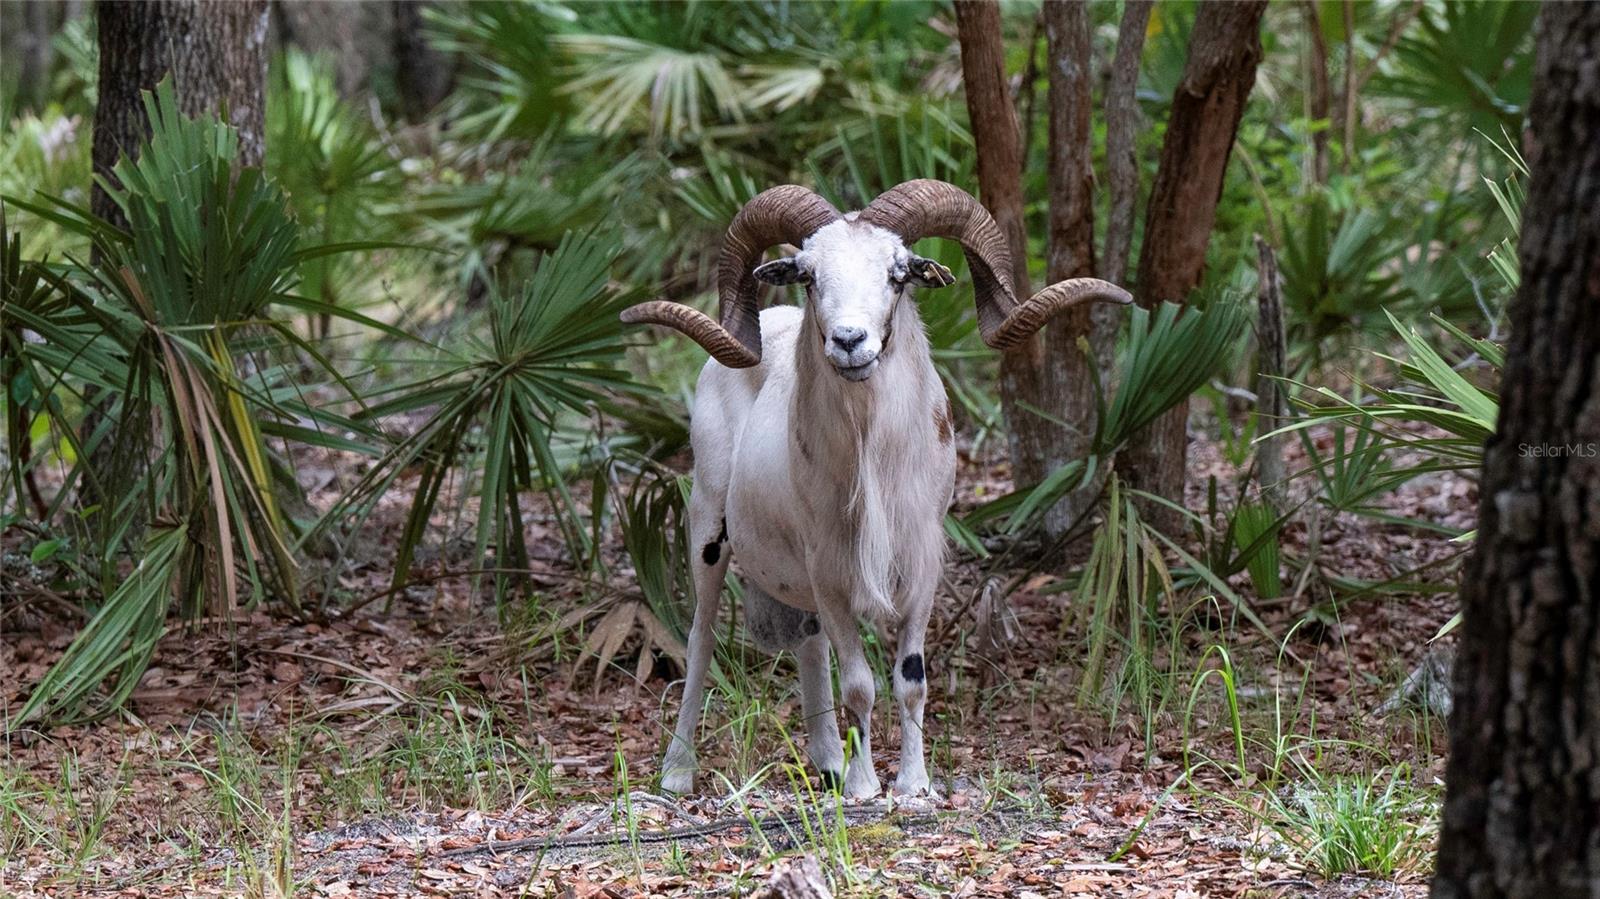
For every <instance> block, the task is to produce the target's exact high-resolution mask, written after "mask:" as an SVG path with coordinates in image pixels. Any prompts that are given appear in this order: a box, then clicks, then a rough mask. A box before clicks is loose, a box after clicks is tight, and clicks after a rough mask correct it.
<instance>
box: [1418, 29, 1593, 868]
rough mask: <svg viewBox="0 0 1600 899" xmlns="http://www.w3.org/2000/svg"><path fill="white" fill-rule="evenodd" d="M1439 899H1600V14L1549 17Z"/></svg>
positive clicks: (1468, 582) (1453, 741)
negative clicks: (1565, 898)
mask: <svg viewBox="0 0 1600 899" xmlns="http://www.w3.org/2000/svg"><path fill="white" fill-rule="evenodd" d="M1537 59H1538V61H1537V63H1536V66H1535V73H1534V79H1535V80H1534V85H1535V86H1534V94H1533V101H1532V104H1531V110H1530V125H1531V144H1532V146H1531V147H1530V148H1529V154H1528V158H1529V161H1530V163H1531V169H1532V172H1533V177H1532V179H1531V184H1530V187H1529V193H1528V202H1527V208H1526V212H1525V214H1524V215H1523V219H1522V221H1523V231H1522V239H1521V242H1520V245H1519V253H1520V260H1521V265H1522V285H1521V288H1520V289H1519V290H1518V291H1517V295H1516V298H1515V299H1514V300H1513V302H1512V305H1511V310H1510V320H1511V329H1512V330H1511V340H1510V344H1509V346H1508V347H1507V354H1506V357H1507V358H1506V366H1505V371H1504V373H1503V376H1502V379H1501V406H1500V420H1499V422H1498V424H1497V426H1496V429H1495V434H1494V436H1493V437H1492V438H1490V440H1489V443H1488V445H1487V447H1486V452H1485V456H1484V475H1483V485H1482V498H1481V500H1480V508H1479V519H1478V522H1479V528H1478V535H1479V536H1478V543H1477V547H1476V550H1475V551H1474V553H1473V557H1472V560H1471V562H1470V563H1469V564H1468V569H1467V572H1466V574H1465V576H1464V577H1463V579H1462V587H1461V606H1462V614H1463V623H1462V625H1461V628H1460V630H1459V633H1460V635H1461V636H1460V649H1459V651H1458V653H1457V659H1456V666H1455V709H1454V712H1453V714H1452V716H1451V718H1450V762H1449V769H1448V776H1447V778H1446V780H1447V784H1448V787H1447V790H1448V792H1447V794H1446V798H1445V807H1444V820H1443V823H1442V827H1441V831H1440V842H1439V855H1438V867H1437V873H1436V874H1435V876H1434V881H1433V895H1434V896H1438V897H1452V899H1454V897H1490V896H1494V897H1501V896H1506V897H1556V896H1594V895H1597V894H1600V598H1597V597H1600V455H1596V447H1597V446H1600V141H1596V140H1595V139H1594V135H1595V133H1596V129H1597V128H1600V82H1597V81H1596V76H1595V73H1596V72H1597V71H1600V4H1592V3H1572V4H1565V3H1557V4H1551V5H1549V6H1546V7H1545V8H1544V11H1543V14H1542V20H1541V27H1540V32H1539V39H1538V50H1537Z"/></svg>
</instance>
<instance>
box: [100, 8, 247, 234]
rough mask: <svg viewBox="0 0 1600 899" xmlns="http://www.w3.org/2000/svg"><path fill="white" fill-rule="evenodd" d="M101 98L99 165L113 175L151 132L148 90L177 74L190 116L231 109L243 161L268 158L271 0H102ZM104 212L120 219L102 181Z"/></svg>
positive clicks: (102, 173) (178, 89) (179, 92)
mask: <svg viewBox="0 0 1600 899" xmlns="http://www.w3.org/2000/svg"><path fill="white" fill-rule="evenodd" d="M95 14H96V16H97V22H98V27H99V35H100V82H99V84H100V87H99V102H98V104H97V105H96V106H95V111H94V171H95V174H96V175H100V176H102V177H106V178H110V177H112V175H111V168H112V166H114V165H116V162H117V160H118V159H119V158H120V157H122V156H123V155H128V156H137V155H138V152H139V145H140V143H142V142H143V141H144V140H145V139H146V138H148V137H149V136H150V123H149V120H148V119H147V118H146V116H145V110H144V101H143V100H142V99H141V97H140V92H141V91H147V90H151V89H153V88H154V87H155V86H156V84H157V83H158V82H160V81H161V79H162V78H164V77H167V76H168V75H170V76H172V79H173V86H174V88H175V89H176V93H177V97H178V106H179V108H180V109H182V110H183V112H184V113H185V114H187V115H200V114H202V113H207V112H221V111H224V110H225V111H226V115H227V119H228V121H229V122H230V123H231V124H232V125H233V126H234V127H235V128H237V129H238V130H239V155H240V161H241V162H243V163H244V164H245V165H260V164H261V156H262V151H263V149H264V147H265V136H266V129H265V112H266V83H267V54H266V47H267V4H266V0H198V2H197V0H173V2H165V3H148V2H138V0H135V2H127V0H100V2H99V3H98V4H96V6H95ZM92 205H93V207H94V212H95V214H96V215H100V216H104V217H110V218H112V219H113V220H116V221H120V220H121V215H120V212H119V211H118V210H117V209H116V207H115V204H113V203H112V202H111V198H110V197H109V196H107V195H106V193H105V191H103V190H101V189H100V187H99V185H98V184H97V185H95V188H94V194H93V200H92Z"/></svg>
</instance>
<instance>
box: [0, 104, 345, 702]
mask: <svg viewBox="0 0 1600 899" xmlns="http://www.w3.org/2000/svg"><path fill="white" fill-rule="evenodd" d="M146 110H147V113H148V115H149V117H150V124H151V137H150V139H149V141H148V143H146V144H145V145H144V146H143V147H142V151H141V153H140V154H139V156H138V159H137V160H129V159H123V160H122V161H121V162H119V163H118V164H117V166H116V168H115V170H114V171H115V174H116V179H115V181H111V180H108V181H107V182H106V184H105V186H106V188H107V190H108V192H109V193H110V195H111V197H112V199H113V200H114V201H115V202H116V204H117V206H118V208H119V209H120V210H121V212H122V214H123V215H124V216H125V217H126V220H127V226H126V227H122V226H119V225H117V224H114V223H112V222H110V221H107V220H104V219H101V218H99V217H97V216H95V215H93V214H92V213H91V212H89V211H88V210H86V209H84V208H82V207H81V206H77V205H74V204H71V203H68V202H66V201H64V200H62V199H60V198H52V197H46V198H44V199H43V200H42V201H35V200H23V199H18V198H8V201H9V202H10V203H12V204H14V205H16V206H18V207H21V208H24V209H27V210H28V211H30V212H32V213H33V214H35V215H37V216H40V217H42V218H44V219H47V220H50V221H52V222H54V223H56V224H57V225H59V226H61V227H64V228H66V229H68V230H70V231H73V232H76V233H78V234H81V235H83V236H85V237H87V238H88V239H89V240H90V241H91V242H92V244H93V246H94V249H95V251H96V253H97V255H98V260H97V262H96V263H94V264H92V265H91V264H89V263H86V262H82V261H78V260H71V261H69V262H68V263H67V264H63V265H55V266H48V267H43V266H41V267H37V268H36V270H37V271H39V272H42V273H44V277H45V280H47V281H48V283H49V284H50V285H51V286H52V287H53V288H54V289H55V290H56V291H58V292H59V296H60V297H61V298H62V299H63V300H65V302H66V306H65V307H61V308H56V309H34V308H21V307H19V308H16V309H12V310H11V314H10V316H9V318H10V320H15V321H17V322H19V323H20V324H21V325H22V326H23V327H26V328H27V329H28V330H29V331H31V332H32V334H33V335H35V339H34V340H32V341H30V342H28V343H27V345H26V346H25V347H24V350H25V353H24V354H22V357H21V358H22V364H25V365H28V366H29V368H28V371H29V372H30V378H31V379H32V381H31V383H33V384H34V385H35V387H36V388H41V387H45V386H46V385H47V393H46V395H44V396H42V397H40V398H39V399H38V400H37V403H38V405H40V406H42V407H44V408H47V409H59V408H62V407H63V406H66V405H72V406H75V407H77V408H88V407H90V406H94V407H96V408H98V409H100V410H102V411H103V412H104V413H105V414H104V416H103V419H104V422H103V423H102V424H99V425H97V426H92V427H91V428H89V429H88V430H89V431H90V432H89V433H87V434H85V435H84V436H83V437H82V438H81V444H77V451H76V453H75V456H76V460H75V463H74V466H73V469H72V473H71V474H70V475H69V477H68V482H69V483H74V482H76V483H79V484H81V485H83V487H84V490H83V492H82V497H83V500H81V501H82V502H83V503H84V508H83V509H82V512H81V514H82V517H83V518H84V519H85V520H86V521H87V522H89V523H90V525H91V531H92V543H93V545H94V546H96V547H98V557H99V566H100V572H101V573H100V581H101V584H102V588H103V593H104V595H106V596H107V597H108V600H107V601H106V603H105V604H104V605H102V606H101V607H100V608H99V610H98V612H97V613H96V615H95V617H94V618H93V619H92V621H91V623H90V626H89V627H86V628H85V629H84V630H83V631H82V632H81V633H80V634H79V637H78V639H77V640H76V641H75V642H74V643H73V645H72V647H71V648H70V649H69V650H68V651H67V653H66V655H65V656H64V657H63V658H62V659H61V660H60V661H59V662H58V663H57V665H56V668H55V670H54V671H53V672H52V676H51V677H50V678H47V679H46V680H45V681H44V683H42V684H41V686H40V687H39V689H37V690H36V691H35V692H34V694H33V696H32V697H31V699H30V701H29V704H28V707H27V708H26V709H25V711H24V717H26V716H29V715H33V714H40V715H44V716H47V717H60V716H71V715H75V714H96V713H99V712H104V711H106V710H108V709H110V708H112V707H114V705H115V702H116V701H118V699H119V697H124V696H125V695H126V691H127V690H128V689H131V682H132V681H133V680H135V679H136V678H137V673H138V672H139V671H141V670H142V668H143V666H144V664H145V662H146V661H147V660H148V657H149V653H150V651H151V649H152V648H153V646H154V640H155V637H156V636H159V634H160V632H161V629H162V628H163V627H164V620H165V616H166V611H167V608H168V603H169V602H172V603H175V604H176V606H177V608H178V609H179V610H180V611H181V612H182V613H183V614H184V615H185V616H186V617H189V618H197V617H199V616H200V615H202V614H210V615H213V616H217V617H220V618H222V619H226V618H227V617H229V616H231V615H232V614H233V613H234V612H235V611H236V610H237V609H239V608H240V607H242V606H248V605H254V604H256V603H259V602H261V601H264V600H267V599H275V600H279V601H282V602H284V603H287V604H289V605H290V606H293V605H294V604H296V603H297V602H298V595H299V588H298V578H297V574H296V569H297V564H296V560H295V558H294V555H293V553H292V551H291V538H290V527H289V523H288V522H287V521H286V517H285V514H284V512H283V509H282V508H281V505H280V500H279V496H280V494H281V492H282V491H283V490H284V489H285V485H286V484H289V485H291V489H292V479H289V478H287V477H285V475H284V473H283V470H282V465H281V463H280V462H278V461H277V460H276V459H275V457H274V450H273V448H272V446H271V444H270V440H271V439H272V438H286V439H293V440H296V441H301V442H306V443H311V444H320V445H323V446H330V447H331V446H338V447H341V448H352V447H355V446H359V444H356V443H354V442H353V441H351V440H350V439H348V437H347V436H346V435H347V434H348V433H350V432H351V431H353V430H359V429H358V428H357V427H355V425H354V423H352V422H350V421H348V420H346V419H344V418H342V417H340V416H339V415H338V414H337V413H336V412H334V411H331V410H330V408H329V407H328V404H324V403H314V402H311V401H309V400H308V399H307V398H306V394H307V393H310V392H315V391H316V389H317V385H315V384H314V383H309V384H308V383H307V382H308V380H309V381H314V380H315V379H307V378H305V377H304V371H305V369H306V368H307V367H308V366H309V367H310V369H311V370H312V371H314V372H319V373H320V374H321V376H322V377H323V379H324V381H325V383H326V384H329V385H332V384H334V383H336V382H337V381H338V380H339V376H338V375H337V373H335V372H334V371H333V370H332V368H331V367H330V366H327V365H326V363H325V362H323V361H322V357H321V356H320V355H319V354H318V352H317V350H316V349H315V348H314V347H312V346H310V345H309V344H307V343H306V342H305V340H304V339H303V338H301V337H300V336H299V335H297V334H296V333H295V331H294V330H293V329H292V328H291V327H290V326H289V325H288V324H287V323H286V322H285V321H284V320H283V319H281V318H279V317H277V315H276V313H277V310H278V309H279V308H281V307H292V308H295V309H298V310H300V311H309V312H313V313H319V314H320V313H324V312H327V313H328V314H338V315H344V314H345V313H343V312H340V311H338V310H336V309H334V308H333V307H331V306H329V305H328V304H325V303H321V302H320V301H317V300H314V299H306V298H301V297H298V296H296V295H295V294H294V293H293V290H294V287H295V284H296V277H297V272H298V269H299V266H300V264H301V263H302V262H304V261H305V260H307V259H310V258H315V257H317V256H320V255H326V254H329V253H333V252H337V251H339V250H340V249H343V247H339V246H322V247H311V248H308V247H302V246H301V245H300V231H299V227H298V226H297V224H296V222H295V220H294V219H293V218H291V217H290V214H289V211H288V208H287V204H286V202H285V198H284V195H283V194H282V192H281V191H280V190H279V189H278V188H277V187H276V185H274V184H273V183H272V182H270V181H268V180H267V179H266V178H265V177H263V175H262V173H261V172H260V171H259V170H257V169H253V168H248V167H243V166H240V165H239V164H238V158H239V154H238V137H237V135H236V133H235V132H234V131H233V130H232V129H231V128H229V127H228V126H226V125H223V124H221V123H219V122H218V121H217V120H216V119H214V118H199V119H191V118H188V117H186V116H184V115H182V114H181V113H180V112H179V110H178V106H177V102H176V100H175V98H174V95H173V92H172V90H171V86H170V84H168V83H163V84H162V85H161V86H160V87H159V88H158V89H157V90H156V91H155V92H154V93H153V94H151V95H148V96H147V98H146ZM57 305H58V307H59V305H60V304H59V301H58V304H57ZM288 363H293V365H292V366H289V367H292V368H293V369H294V370H295V371H297V372H299V373H300V380H299V381H298V382H297V383H293V384H291V383H288V382H286V381H285V380H284V367H285V365H287V364H288ZM89 421H90V422H93V421H94V417H90V419H89ZM69 430H70V429H69ZM106 443H109V446H110V447H112V448H113V449H112V450H111V451H104V450H101V449H100V447H101V446H102V444H106ZM141 547H142V549H141ZM125 553H133V554H134V555H135V557H136V558H137V559H138V562H137V565H136V566H135V571H136V572H137V573H138V576H137V577H133V578H129V577H127V576H126V572H125V571H124V568H125V566H126V565H127V561H126V560H125V559H124V554H125ZM130 638H131V640H132V642H131V643H129V642H127V641H129V640H130ZM113 672H116V673H118V678H117V684H116V688H115V692H113V694H112V696H111V700H112V701H111V702H110V703H108V704H106V703H103V704H100V705H98V706H96V707H94V708H87V709H86V708H84V706H83V700H84V699H85V698H86V697H87V695H88V693H89V692H90V691H91V690H92V689H93V688H94V686H95V685H96V684H99V683H100V682H102V681H103V680H105V679H106V677H107V676H109V675H110V674H112V673H113Z"/></svg>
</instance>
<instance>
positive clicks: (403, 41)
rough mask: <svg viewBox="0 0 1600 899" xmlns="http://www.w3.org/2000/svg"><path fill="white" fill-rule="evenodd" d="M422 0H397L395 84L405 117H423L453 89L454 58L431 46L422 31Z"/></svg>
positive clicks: (395, 1)
mask: <svg viewBox="0 0 1600 899" xmlns="http://www.w3.org/2000/svg"><path fill="white" fill-rule="evenodd" d="M426 5H427V4H426V3H423V2H419V0H394V61H395V72H394V79H395V87H396V88H398V89H399V91H400V105H401V108H402V109H404V110H405V114H406V118H407V119H410V120H411V121H413V122H416V121H420V120H421V119H422V117H423V116H425V115H427V114H428V111H429V110H431V109H433V107H435V106H437V105H438V104H439V101H441V100H443V99H444V98H445V96H446V95H447V94H449V93H450V83H451V81H452V80H454V78H455V61H454V59H453V58H451V57H449V56H446V55H445V54H443V53H440V52H438V51H437V50H435V49H433V48H432V47H430V46H428V40H427V38H426V37H425V36H424V35H423V33H422V10H423V8H424V7H425V6H426Z"/></svg>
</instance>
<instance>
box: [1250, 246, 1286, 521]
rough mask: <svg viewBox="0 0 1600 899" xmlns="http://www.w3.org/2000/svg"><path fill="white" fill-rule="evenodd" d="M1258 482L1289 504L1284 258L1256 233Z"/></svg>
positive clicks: (1270, 496)
mask: <svg viewBox="0 0 1600 899" xmlns="http://www.w3.org/2000/svg"><path fill="white" fill-rule="evenodd" d="M1256 258H1257V260H1258V261H1257V268H1256V273H1257V277H1256V280H1257V283H1258V290H1257V293H1256V430H1257V432H1258V433H1260V434H1262V435H1267V436H1262V437H1260V438H1258V443H1257V446H1256V483H1258V484H1260V485H1261V495H1262V496H1263V497H1265V498H1266V500H1267V502H1269V503H1271V504H1272V507H1273V508H1274V509H1276V510H1277V511H1279V512H1282V511H1283V510H1284V508H1285V507H1286V506H1287V503H1286V502H1285V490H1284V488H1285V483H1284V482H1285V480H1286V478H1285V472H1284V467H1283V435H1281V434H1271V432H1272V431H1276V430H1277V429H1278V428H1281V427H1283V426H1284V424H1285V419H1286V418H1288V415H1289V402H1288V398H1287V397H1285V396H1284V390H1283V381H1282V380H1281V379H1282V378H1283V376H1284V374H1285V371H1286V369H1287V368H1288V363H1287V361H1286V358H1285V357H1286V355H1287V349H1286V347H1285V340H1284V329H1283V292H1282V290H1281V287H1280V284H1279V281H1278V256H1277V254H1276V253H1274V252H1273V250H1272V245H1271V244H1269V243H1267V242H1266V241H1265V240H1262V239H1261V235H1259V234H1257V235H1256Z"/></svg>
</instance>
